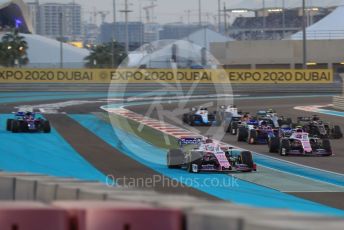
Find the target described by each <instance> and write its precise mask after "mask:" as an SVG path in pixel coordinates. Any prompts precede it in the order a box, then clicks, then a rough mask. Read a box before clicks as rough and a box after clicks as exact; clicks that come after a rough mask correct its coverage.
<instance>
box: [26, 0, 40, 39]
mask: <svg viewBox="0 0 344 230" xmlns="http://www.w3.org/2000/svg"><path fill="white" fill-rule="evenodd" d="M27 6H28V9H29V15H30V18H31V22H32V25H33V29H34V31H33V32H34V33H36V34H39V21H40V20H39V1H38V0H36V1H34V2H28V3H27Z"/></svg>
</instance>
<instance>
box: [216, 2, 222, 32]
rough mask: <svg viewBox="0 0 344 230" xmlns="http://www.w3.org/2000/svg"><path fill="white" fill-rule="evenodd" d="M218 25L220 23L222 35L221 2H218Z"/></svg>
mask: <svg viewBox="0 0 344 230" xmlns="http://www.w3.org/2000/svg"><path fill="white" fill-rule="evenodd" d="M217 4H218V9H217V10H218V16H217V17H218V23H219V33H221V0H218V2H217Z"/></svg>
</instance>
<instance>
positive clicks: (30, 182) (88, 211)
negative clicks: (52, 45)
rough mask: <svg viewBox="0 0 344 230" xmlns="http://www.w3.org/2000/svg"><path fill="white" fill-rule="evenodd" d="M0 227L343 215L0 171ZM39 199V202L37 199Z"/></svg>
mask: <svg viewBox="0 0 344 230" xmlns="http://www.w3.org/2000/svg"><path fill="white" fill-rule="evenodd" d="M0 187H1V189H0V200H1V201H0V226H1V227H0V228H1V230H2V229H4V230H13V229H17V230H37V229H42V226H44V229H45V230H99V229H101V230H107V229H111V230H113V229H114V230H116V229H119V230H123V229H125V230H126V229H128V230H135V229H138V230H141V229H142V230H146V229H147V230H148V229H149V230H160V229H168V230H203V229H204V230H209V229H234V230H251V229H255V230H257V229H258V230H259V229H277V230H279V229H281V230H284V229H295V230H310V229H315V230H317V229H319V230H320V229H327V230H332V229H333V230H337V229H338V230H339V229H340V230H342V227H343V226H344V219H341V218H335V217H330V216H320V215H314V214H302V213H295V212H292V211H290V210H286V209H267V208H253V207H249V206H243V205H236V204H232V203H229V202H224V201H218V200H206V199H200V198H195V197H191V196H188V195H173V194H170V195H169V194H162V193H158V192H155V191H151V190H139V189H135V188H126V187H120V186H111V187H110V186H107V185H104V184H101V183H98V182H95V181H79V180H77V179H74V178H58V177H50V176H45V175H39V174H29V173H4V172H0ZM41 202H44V203H41Z"/></svg>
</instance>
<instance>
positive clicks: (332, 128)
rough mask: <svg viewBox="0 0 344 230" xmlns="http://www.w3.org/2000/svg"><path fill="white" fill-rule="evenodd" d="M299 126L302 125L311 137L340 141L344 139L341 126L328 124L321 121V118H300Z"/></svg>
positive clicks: (314, 116) (315, 116) (298, 120)
mask: <svg viewBox="0 0 344 230" xmlns="http://www.w3.org/2000/svg"><path fill="white" fill-rule="evenodd" d="M297 125H301V126H302V127H303V129H304V130H305V131H306V132H308V133H309V135H310V136H313V137H320V138H325V139H327V138H332V139H340V138H342V137H343V133H342V130H341V128H340V126H339V125H331V124H330V123H328V122H324V121H322V120H320V117H319V116H317V115H313V117H298V118H297Z"/></svg>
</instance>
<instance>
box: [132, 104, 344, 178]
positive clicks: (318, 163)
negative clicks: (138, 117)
mask: <svg viewBox="0 0 344 230" xmlns="http://www.w3.org/2000/svg"><path fill="white" fill-rule="evenodd" d="M204 103H205V102H191V103H188V104H187V105H186V107H189V108H192V107H197V106H199V105H202V104H204ZM330 103H331V98H330V97H319V98H284V99H249V100H245V99H243V100H241V99H240V100H236V101H235V104H236V105H237V106H238V108H239V109H241V110H243V111H245V112H246V111H247V112H251V113H252V114H255V113H256V112H257V110H259V109H269V108H273V109H275V110H276V111H277V112H278V113H279V114H282V115H283V116H285V117H292V118H293V119H294V120H295V119H296V118H297V117H298V116H312V115H313V113H309V112H303V111H299V110H294V109H293V108H294V107H295V106H298V105H304V106H305V105H321V104H330ZM218 104H221V102H219V103H218ZM176 107H177V106H176V105H175V104H164V110H168V111H172V110H173V109H175V108H176ZM127 108H128V109H130V110H132V111H134V112H136V113H139V114H143V115H145V114H147V110H148V108H147V105H140V106H130V107H127ZM209 110H210V111H212V110H215V108H211V107H210V108H209ZM319 115H320V116H321V118H323V119H324V120H327V121H329V122H331V123H333V124H338V125H340V126H341V127H342V129H343V130H344V119H342V118H338V117H335V116H330V115H322V114H319ZM151 116H152V117H153V118H157V112H156V111H155V112H153V113H152V114H151ZM180 119H181V117H180ZM166 122H169V123H173V124H174V125H178V126H182V127H186V128H188V127H187V126H185V125H184V124H183V125H181V124H180V123H177V122H173V121H172V120H171V121H168V120H166ZM189 128H191V127H189ZM192 128H196V129H198V130H199V132H200V133H202V134H204V133H206V132H207V130H208V129H209V128H208V127H192ZM236 138H237V137H236V136H233V135H230V134H226V135H225V136H224V138H223V139H222V141H224V142H226V143H230V144H233V145H236V146H239V147H242V148H245V149H249V150H252V151H254V152H258V153H263V154H265V155H268V156H273V157H277V158H280V159H284V160H288V161H292V162H295V163H299V164H303V165H308V166H311V167H315V168H320V169H324V170H328V171H333V172H338V173H344V167H343V165H344V144H343V139H340V140H331V143H332V147H333V151H334V153H335V156H334V157H292V156H290V157H281V156H279V155H278V154H274V153H269V152H268V148H267V146H266V145H254V146H252V145H249V144H247V143H241V142H237V140H236Z"/></svg>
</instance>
